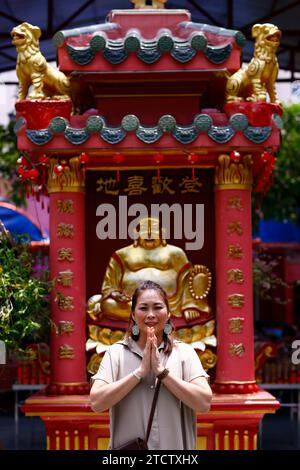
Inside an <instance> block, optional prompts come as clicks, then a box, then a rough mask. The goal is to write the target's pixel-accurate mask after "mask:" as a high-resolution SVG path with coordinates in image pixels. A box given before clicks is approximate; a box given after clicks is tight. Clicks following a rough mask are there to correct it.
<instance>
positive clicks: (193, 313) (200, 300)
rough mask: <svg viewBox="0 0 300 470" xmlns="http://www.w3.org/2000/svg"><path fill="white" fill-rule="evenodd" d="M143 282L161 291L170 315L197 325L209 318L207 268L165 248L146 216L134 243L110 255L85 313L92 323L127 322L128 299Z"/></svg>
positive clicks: (171, 247)
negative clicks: (98, 288)
mask: <svg viewBox="0 0 300 470" xmlns="http://www.w3.org/2000/svg"><path fill="white" fill-rule="evenodd" d="M145 279H150V280H152V281H155V282H158V283H159V284H160V285H161V286H162V287H163V288H164V290H165V291H166V293H167V295H168V300H169V305H170V310H171V315H172V316H174V317H183V318H184V319H185V321H186V322H190V321H193V320H195V319H198V320H199V322H198V323H204V322H206V321H207V320H209V319H211V318H212V314H211V307H210V306H209V304H208V299H207V297H208V293H209V290H210V286H211V273H210V272H209V270H208V268H207V267H206V266H203V265H194V266H193V265H192V264H191V263H190V262H189V261H188V259H187V256H186V254H185V252H184V251H183V250H182V249H181V248H179V247H177V246H174V245H168V244H167V242H166V240H165V239H164V237H163V229H162V228H161V227H160V224H159V220H158V219H155V218H148V217H147V218H144V219H142V220H141V221H140V223H139V232H138V236H137V238H136V239H135V240H134V243H133V244H132V245H130V246H126V247H124V248H121V249H120V250H117V251H116V252H115V253H113V255H112V257H111V259H110V261H109V264H108V266H107V269H106V272H105V275H104V280H103V284H102V288H101V294H100V295H94V296H92V297H91V298H90V299H89V301H88V314H89V315H90V316H91V318H93V319H94V320H96V319H100V318H101V317H106V318H109V319H113V320H129V318H130V312H131V296H132V294H133V292H134V290H135V288H136V287H137V285H138V284H140V283H141V282H142V281H144V280H145Z"/></svg>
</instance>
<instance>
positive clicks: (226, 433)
mask: <svg viewBox="0 0 300 470" xmlns="http://www.w3.org/2000/svg"><path fill="white" fill-rule="evenodd" d="M223 442H224V450H229V449H230V443H229V431H228V430H226V431H225V433H224V438H223Z"/></svg>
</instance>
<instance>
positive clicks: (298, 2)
mask: <svg viewBox="0 0 300 470" xmlns="http://www.w3.org/2000/svg"><path fill="white" fill-rule="evenodd" d="M298 5H300V0H295V1H294V2H292V3H290V4H289V5H285V6H284V7H282V8H278V10H274V11H273V12H272V14H271V15H272V16H270V15H264V16H261V17H260V18H257V19H256V20H255V23H263V22H264V21H268V22H270V20H271V19H272V18H274V16H278V15H280V13H284V12H286V11H288V10H291V9H292V8H294V7H296V6H298ZM253 24H254V22H253V21H252V22H251V23H248V24H246V25H244V26H243V27H242V28H239V29H240V31H247V30H248V29H249V28H251V27H252V25H253Z"/></svg>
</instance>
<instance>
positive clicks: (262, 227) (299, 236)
mask: <svg viewBox="0 0 300 470" xmlns="http://www.w3.org/2000/svg"><path fill="white" fill-rule="evenodd" d="M258 236H259V238H260V239H261V241H262V242H265V243H300V227H299V226H298V225H295V224H293V223H292V222H290V221H288V222H278V221H276V220H261V221H260V222H259V232H258Z"/></svg>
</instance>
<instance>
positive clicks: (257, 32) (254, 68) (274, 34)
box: [226, 23, 281, 104]
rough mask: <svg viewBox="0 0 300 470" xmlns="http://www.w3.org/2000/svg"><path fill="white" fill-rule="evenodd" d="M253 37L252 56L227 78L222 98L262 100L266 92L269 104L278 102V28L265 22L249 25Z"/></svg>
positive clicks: (227, 99) (265, 96)
mask: <svg viewBox="0 0 300 470" xmlns="http://www.w3.org/2000/svg"><path fill="white" fill-rule="evenodd" d="M252 37H253V38H255V46H254V56H253V59H252V60H251V62H250V64H248V65H247V67H246V68H244V69H240V70H238V71H237V72H236V73H234V74H233V75H232V76H231V77H229V79H228V81H227V85H226V101H227V103H229V102H232V101H242V100H243V99H245V98H246V100H247V101H266V100H267V92H268V94H269V97H270V102H271V103H276V104H281V103H280V101H279V99H278V96H277V92H276V88H275V82H276V80H277V75H278V62H277V57H276V50H277V48H278V46H279V43H280V38H281V31H280V30H279V29H278V28H277V26H275V25H273V24H270V23H265V24H255V25H254V26H253V27H252Z"/></svg>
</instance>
